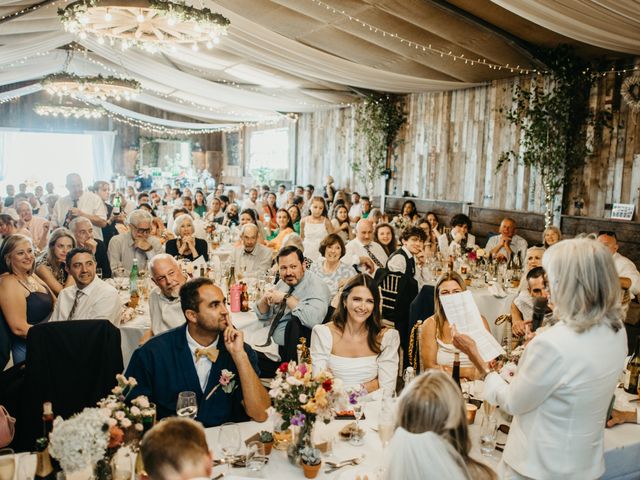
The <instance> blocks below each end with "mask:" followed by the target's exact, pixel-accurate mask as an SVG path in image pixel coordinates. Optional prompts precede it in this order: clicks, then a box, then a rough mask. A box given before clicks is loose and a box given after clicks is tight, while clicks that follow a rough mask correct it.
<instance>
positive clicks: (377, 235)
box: [373, 223, 398, 256]
mask: <svg viewBox="0 0 640 480" xmlns="http://www.w3.org/2000/svg"><path fill="white" fill-rule="evenodd" d="M373 241H374V242H376V243H377V244H378V245H380V246H381V247H382V248H383V250H384V253H386V254H387V256H391V254H393V252H395V251H396V250H397V249H398V241H397V240H396V232H395V230H394V229H393V227H392V226H391V225H389V224H388V223H379V224H378V225H376V229H375V231H374V233H373Z"/></svg>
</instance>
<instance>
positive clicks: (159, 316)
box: [149, 287, 186, 335]
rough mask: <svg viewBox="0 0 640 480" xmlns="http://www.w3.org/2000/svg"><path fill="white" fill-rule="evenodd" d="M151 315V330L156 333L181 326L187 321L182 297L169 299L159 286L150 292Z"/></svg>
mask: <svg viewBox="0 0 640 480" xmlns="http://www.w3.org/2000/svg"><path fill="white" fill-rule="evenodd" d="M149 316H150V317H151V331H152V332H153V334H154V335H158V334H160V333H162V332H166V331H167V330H171V329H172V328H176V327H179V326H180V325H182V324H183V323H184V322H186V319H185V318H184V313H183V312H182V306H181V304H180V298H179V297H178V298H174V299H169V298H167V297H165V296H164V295H163V294H162V291H160V289H159V288H157V287H156V288H154V289H153V290H151V293H150V294H149Z"/></svg>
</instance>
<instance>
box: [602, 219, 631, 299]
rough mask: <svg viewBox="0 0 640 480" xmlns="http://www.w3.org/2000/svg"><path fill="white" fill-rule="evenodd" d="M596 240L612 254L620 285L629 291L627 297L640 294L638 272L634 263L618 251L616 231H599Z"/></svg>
mask: <svg viewBox="0 0 640 480" xmlns="http://www.w3.org/2000/svg"><path fill="white" fill-rule="evenodd" d="M598 241H599V242H600V243H602V244H603V245H604V246H605V247H607V249H608V250H609V251H610V252H611V255H613V264H614V265H615V267H616V271H617V272H618V277H620V286H621V287H622V289H623V290H627V291H628V292H629V297H630V299H631V300H633V299H634V298H635V297H636V296H637V295H639V294H640V273H639V272H638V269H637V268H636V266H635V264H634V263H633V262H632V261H631V260H629V259H628V258H627V257H624V256H622V255H620V254H619V253H618V248H619V245H618V238H617V237H616V232H604V231H603V232H600V234H599V235H598Z"/></svg>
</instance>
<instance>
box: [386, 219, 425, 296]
mask: <svg viewBox="0 0 640 480" xmlns="http://www.w3.org/2000/svg"><path fill="white" fill-rule="evenodd" d="M426 238H427V235H426V234H425V233H424V230H422V229H421V228H420V227H407V228H405V229H404V230H403V231H402V234H401V235H400V241H401V242H402V246H401V247H400V248H399V249H398V250H396V251H395V252H394V253H392V254H391V256H390V257H389V260H387V270H389V271H390V272H394V273H399V274H402V275H406V276H408V278H411V279H413V280H415V282H416V287H417V290H416V292H415V295H417V294H418V291H419V289H420V288H422V286H423V285H424V283H425V279H424V278H423V276H422V265H423V264H424V257H422V258H420V255H421V254H422V253H423V250H424V242H425V241H426ZM415 295H414V296H415ZM411 300H413V299H411ZM411 300H409V302H411Z"/></svg>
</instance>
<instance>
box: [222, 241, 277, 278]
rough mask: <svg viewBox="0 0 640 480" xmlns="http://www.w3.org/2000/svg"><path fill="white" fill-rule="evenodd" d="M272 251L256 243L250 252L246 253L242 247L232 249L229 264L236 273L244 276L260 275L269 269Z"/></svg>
mask: <svg viewBox="0 0 640 480" xmlns="http://www.w3.org/2000/svg"><path fill="white" fill-rule="evenodd" d="M272 261H273V250H271V249H270V248H268V247H265V246H264V245H260V244H259V243H256V246H255V247H254V249H253V250H252V251H251V252H247V251H246V250H245V249H244V246H242V245H241V246H240V247H238V248H234V249H233V251H232V253H231V262H232V265H233V266H234V267H235V269H236V272H242V273H244V274H250V273H253V274H261V273H264V272H266V271H267V270H269V268H271V263H272Z"/></svg>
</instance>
